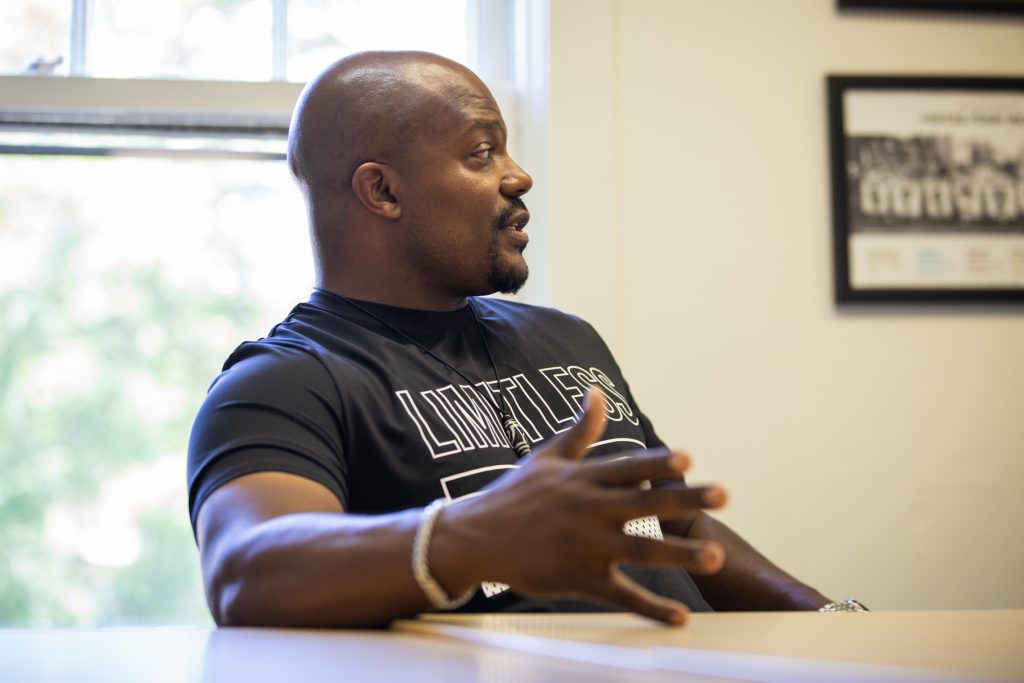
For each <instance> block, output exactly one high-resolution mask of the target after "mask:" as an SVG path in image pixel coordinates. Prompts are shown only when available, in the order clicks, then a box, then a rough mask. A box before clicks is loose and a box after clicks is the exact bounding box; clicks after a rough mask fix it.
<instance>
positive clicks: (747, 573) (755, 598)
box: [663, 512, 829, 611]
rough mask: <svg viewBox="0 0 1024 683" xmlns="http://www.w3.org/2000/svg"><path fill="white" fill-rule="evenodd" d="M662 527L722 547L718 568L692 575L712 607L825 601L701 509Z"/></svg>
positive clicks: (804, 605)
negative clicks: (694, 515)
mask: <svg viewBox="0 0 1024 683" xmlns="http://www.w3.org/2000/svg"><path fill="white" fill-rule="evenodd" d="M663 526H664V527H665V531H667V532H668V533H671V534H679V535H685V536H688V537H689V538H692V539H700V540H709V541H716V542H717V543H719V544H721V545H722V547H723V548H724V549H725V564H724V565H723V566H722V569H721V570H720V571H718V572H717V573H715V574H706V575H694V576H693V579H694V582H696V584H697V587H698V588H700V591H701V593H702V594H703V595H704V597H705V599H706V600H707V601H708V603H709V604H710V605H711V606H712V607H713V608H715V609H716V610H721V611H761V610H778V611H786V610H815V609H818V608H819V607H821V606H823V605H825V604H826V603H828V602H829V599H828V598H826V597H825V596H824V595H822V594H821V593H819V592H818V591H817V590H815V589H813V588H811V587H810V586H808V585H807V584H805V583H802V582H801V581H799V580H797V579H796V578H794V577H793V576H791V575H789V574H788V573H786V572H785V571H783V570H782V569H780V568H779V567H777V566H776V565H775V564H773V563H772V562H771V561H770V560H768V558H766V557H765V556H764V555H762V554H761V553H759V552H758V551H757V550H755V549H754V548H753V547H752V546H751V545H750V544H749V543H747V542H746V541H745V540H743V539H742V538H741V537H740V536H739V535H737V534H736V533H735V532H734V531H733V530H732V529H730V528H729V527H728V526H726V525H725V524H723V523H722V522H719V521H718V520H716V519H714V518H713V517H711V516H710V515H707V514H705V513H703V512H701V513H698V514H697V515H696V517H694V518H693V519H692V520H686V521H683V520H677V521H671V520H666V521H664V522H663Z"/></svg>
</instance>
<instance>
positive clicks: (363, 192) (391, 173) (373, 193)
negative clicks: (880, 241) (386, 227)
mask: <svg viewBox="0 0 1024 683" xmlns="http://www.w3.org/2000/svg"><path fill="white" fill-rule="evenodd" d="M395 179H396V178H395V169H394V168H393V167H391V166H389V165H388V164H381V163H378V162H376V161H367V162H366V163H364V164H360V165H359V167H358V168H357V169H356V172H355V173H353V174H352V192H354V193H355V195H356V197H358V198H359V201H360V203H362V205H363V206H365V207H366V210H367V211H369V212H370V213H372V214H373V215H375V216H380V217H381V218H386V219H389V220H395V219H397V218H399V217H401V215H402V206H401V204H399V203H398V197H396V196H395V192H394V181H395Z"/></svg>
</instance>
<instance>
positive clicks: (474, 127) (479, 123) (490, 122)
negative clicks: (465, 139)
mask: <svg viewBox="0 0 1024 683" xmlns="http://www.w3.org/2000/svg"><path fill="white" fill-rule="evenodd" d="M478 130H496V131H499V132H500V133H501V134H502V135H505V134H506V132H507V131H506V130H505V123H504V122H503V121H502V120H501V119H476V120H474V121H473V123H472V124H470V126H469V128H467V129H466V134H467V135H468V134H469V133H473V132H476V131H478Z"/></svg>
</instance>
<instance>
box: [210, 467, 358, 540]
mask: <svg viewBox="0 0 1024 683" xmlns="http://www.w3.org/2000/svg"><path fill="white" fill-rule="evenodd" d="M300 512H339V513H340V512H344V508H343V507H342V505H341V502H340V501H339V500H338V497H337V496H336V495H335V494H334V493H333V492H332V491H331V490H330V489H328V488H327V487H326V486H324V485H323V484H320V483H318V482H316V481H314V480H312V479H307V478H306V477H302V476H299V475H296V474H289V473H287V472H255V473H252V474H246V475H243V476H241V477H238V478H236V479H232V480H231V481H229V482H227V483H225V484H223V485H222V486H219V487H218V488H217V489H215V490H214V491H212V492H211V493H210V494H209V496H207V498H206V500H205V501H203V503H202V505H201V506H200V508H199V511H198V513H197V517H196V538H197V540H198V542H199V551H200V553H203V554H204V555H205V554H206V553H207V552H209V551H210V550H211V549H213V548H214V547H215V546H217V545H218V544H219V543H220V542H221V541H222V540H224V539H225V538H226V537H229V536H237V535H239V534H244V533H245V532H246V531H248V530H249V529H251V528H253V527H255V526H256V525H258V524H260V523H262V522H265V521H267V520H269V519H274V518H275V517H281V516H284V515H290V514H295V513H300Z"/></svg>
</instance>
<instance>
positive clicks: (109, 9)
mask: <svg viewBox="0 0 1024 683" xmlns="http://www.w3.org/2000/svg"><path fill="white" fill-rule="evenodd" d="M271 19H272V7H271V2H270V0H175V1H174V2H139V0H93V2H92V4H91V9H90V21H89V33H88V51H87V55H88V56H87V60H86V61H87V68H88V72H89V74H90V75H92V76H100V77H110V78H202V79H211V80H225V79H227V80H239V81H261V80H270V77H271V47H272V44H271Z"/></svg>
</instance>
